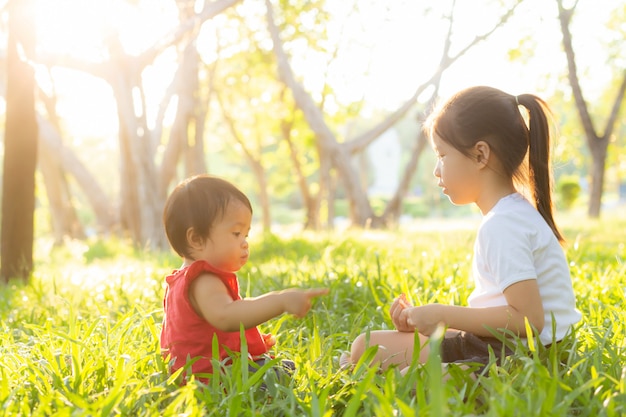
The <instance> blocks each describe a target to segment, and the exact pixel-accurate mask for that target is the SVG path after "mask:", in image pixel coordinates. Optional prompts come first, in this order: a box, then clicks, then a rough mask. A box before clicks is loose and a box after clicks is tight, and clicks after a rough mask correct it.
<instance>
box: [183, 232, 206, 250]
mask: <svg viewBox="0 0 626 417" xmlns="http://www.w3.org/2000/svg"><path fill="white" fill-rule="evenodd" d="M186 235H187V245H188V246H189V247H190V248H192V249H199V248H202V245H203V244H204V239H203V238H202V236H200V235H198V234H197V233H196V231H195V230H194V229H193V227H190V228H189V229H187V233H186Z"/></svg>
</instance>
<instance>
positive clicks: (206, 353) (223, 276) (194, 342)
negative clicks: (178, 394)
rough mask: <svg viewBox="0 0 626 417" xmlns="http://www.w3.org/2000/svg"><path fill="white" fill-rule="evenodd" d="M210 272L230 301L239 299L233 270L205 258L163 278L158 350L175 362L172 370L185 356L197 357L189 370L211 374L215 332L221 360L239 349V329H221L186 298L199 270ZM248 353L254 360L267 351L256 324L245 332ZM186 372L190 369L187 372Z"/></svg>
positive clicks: (176, 367)
mask: <svg viewBox="0 0 626 417" xmlns="http://www.w3.org/2000/svg"><path fill="white" fill-rule="evenodd" d="M205 272H208V273H211V274H213V275H216V276H217V277H219V279H220V280H221V281H222V282H223V283H224V285H225V286H226V288H227V289H228V292H229V294H230V296H231V297H232V298H233V300H241V296H240V295H239V282H238V281H237V276H236V275H235V274H234V273H232V272H226V271H221V270H219V269H217V268H215V267H214V266H212V265H210V264H209V263H207V262H205V261H195V262H194V263H193V264H191V265H190V266H188V267H186V268H183V269H179V270H175V271H173V272H172V274H171V275H169V276H167V277H166V278H165V281H166V283H167V288H166V292H165V297H164V300H163V309H164V313H165V315H164V317H163V327H162V329H161V353H162V355H163V357H164V358H167V356H168V355H169V356H170V361H174V362H173V365H172V367H171V372H174V371H176V370H178V369H179V368H181V367H183V366H185V364H186V363H187V360H188V359H194V358H198V359H197V360H196V361H195V362H194V363H193V364H192V365H191V373H193V374H198V373H211V372H212V366H211V358H212V355H213V353H212V346H213V337H214V335H217V340H218V345H219V358H220V360H223V359H226V358H228V357H229V355H228V351H232V352H240V351H241V339H240V334H239V332H238V331H237V332H224V331H221V330H219V329H217V328H216V327H214V326H213V325H212V324H211V323H209V322H208V321H206V320H205V319H204V318H202V317H201V316H199V315H198V313H196V311H195V310H194V309H193V307H192V305H191V302H190V301H189V285H190V284H191V282H192V281H193V280H194V279H196V278H197V277H198V276H200V275H201V274H202V273H205ZM245 337H246V341H247V345H248V355H249V357H250V358H251V359H257V358H258V357H260V356H262V355H264V354H265V353H267V351H268V347H267V346H266V344H265V341H264V339H263V336H262V335H261V333H260V332H259V330H258V329H257V328H256V327H252V328H250V329H247V330H246V331H245ZM186 373H187V374H189V372H186Z"/></svg>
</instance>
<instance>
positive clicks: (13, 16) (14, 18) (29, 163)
mask: <svg viewBox="0 0 626 417" xmlns="http://www.w3.org/2000/svg"><path fill="white" fill-rule="evenodd" d="M31 3H32V2H31V1H28V0H11V1H10V2H9V3H8V4H7V6H6V7H7V8H8V46H7V92H6V127H5V129H6V130H5V139H4V140H5V148H4V174H3V177H2V232H1V233H2V238H1V245H2V248H1V260H2V266H1V267H0V275H1V276H2V279H3V280H4V281H5V282H8V280H9V279H11V278H19V279H22V280H24V281H27V280H28V278H29V277H30V275H31V273H32V270H33V240H34V211H35V169H36V166H37V131H38V128H37V121H36V118H35V78H34V70H33V67H32V66H31V65H30V64H29V63H28V62H26V61H25V57H27V56H32V55H33V53H34V47H35V38H34V33H35V30H34V28H33V26H34V18H33V16H32V14H31V13H32V10H33V6H32V4H31Z"/></svg>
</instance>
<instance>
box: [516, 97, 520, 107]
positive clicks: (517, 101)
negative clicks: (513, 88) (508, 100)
mask: <svg viewBox="0 0 626 417" xmlns="http://www.w3.org/2000/svg"><path fill="white" fill-rule="evenodd" d="M515 104H517V105H518V106H519V100H518V99H517V96H515Z"/></svg>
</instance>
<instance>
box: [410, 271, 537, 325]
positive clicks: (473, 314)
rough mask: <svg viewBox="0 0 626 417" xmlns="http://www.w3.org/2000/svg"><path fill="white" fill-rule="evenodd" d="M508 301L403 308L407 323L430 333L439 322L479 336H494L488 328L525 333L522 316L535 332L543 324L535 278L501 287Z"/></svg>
mask: <svg viewBox="0 0 626 417" xmlns="http://www.w3.org/2000/svg"><path fill="white" fill-rule="evenodd" d="M504 297H505V298H506V300H507V302H508V305H506V306H499V307H461V306H452V305H442V304H428V305H424V306H419V307H413V308H408V309H406V310H404V311H403V312H402V316H403V318H405V319H406V322H407V324H408V325H410V326H412V327H414V328H415V329H417V331H419V332H420V333H422V334H424V335H426V336H429V335H430V334H432V333H433V332H434V331H435V329H436V328H437V326H438V325H439V324H440V323H442V324H445V325H446V326H448V327H450V328H453V329H457V330H464V331H466V332H471V333H474V334H476V335H478V336H493V334H492V333H491V332H490V331H489V329H492V330H497V329H508V330H510V331H512V332H513V333H515V334H517V335H519V336H521V337H525V336H526V326H525V322H524V319H525V318H526V317H527V318H528V322H529V323H530V325H531V326H533V327H534V328H535V329H536V331H537V332H539V333H540V332H541V331H542V330H543V326H544V324H545V323H544V321H545V318H544V311H543V304H542V302H541V295H540V294H539V287H538V286H537V280H535V279H529V280H526V281H520V282H517V283H515V284H513V285H511V286H509V287H508V288H507V289H506V290H504Z"/></svg>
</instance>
